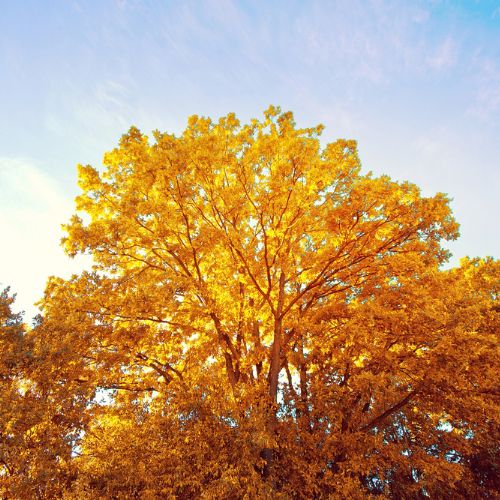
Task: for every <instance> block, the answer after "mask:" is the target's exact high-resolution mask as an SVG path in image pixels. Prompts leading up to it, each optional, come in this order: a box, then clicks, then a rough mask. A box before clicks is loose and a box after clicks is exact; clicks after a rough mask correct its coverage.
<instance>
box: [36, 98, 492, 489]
mask: <svg viewBox="0 0 500 500" xmlns="http://www.w3.org/2000/svg"><path fill="white" fill-rule="evenodd" d="M321 130H322V128H321V127H316V128H307V129H298V128H296V126H295V123H294V121H293V116H292V114H291V113H282V112H281V111H280V110H279V108H273V107H271V108H269V109H268V110H267V111H266V113H265V117H264V119H263V121H258V120H252V121H251V123H250V124H248V125H241V124H240V123H239V121H238V120H237V119H236V118H235V116H234V115H232V114H230V115H228V116H226V117H224V118H222V119H220V120H219V121H218V122H217V123H214V122H212V121H211V120H209V119H206V118H199V117H197V116H194V117H191V118H190V120H189V123H188V126H187V128H186V130H185V131H184V132H183V134H182V135H180V136H178V137H177V136H175V135H172V134H166V133H160V132H155V133H154V142H150V141H149V140H148V138H147V137H146V136H145V135H143V134H142V133H141V132H139V130H137V129H136V128H131V129H130V130H129V132H128V133H127V134H126V135H124V136H123V137H122V139H121V141H120V144H119V147H117V148H116V149H114V150H113V151H111V152H110V153H108V154H106V155H105V157H104V169H103V170H102V171H101V172H99V171H98V170H96V169H94V168H92V167H90V166H80V167H79V184H80V187H81V189H82V194H81V195H80V196H79V197H78V198H77V209H78V211H79V214H77V215H75V216H74V217H73V218H72V220H71V222H70V223H69V224H68V225H67V226H66V231H67V237H66V238H65V240H64V245H65V248H66V250H67V252H68V253H69V254H70V255H75V254H77V253H85V252H86V253H90V254H91V255H92V256H93V258H94V262H95V265H94V267H93V270H92V271H91V272H85V273H82V274H81V275H79V276H74V277H73V278H72V279H70V280H68V281H64V280H61V279H56V278H54V279H52V280H51V281H50V282H49V283H48V286H47V290H46V294H45V298H44V300H43V301H42V305H43V313H44V322H43V324H42V325H41V327H40V328H39V330H38V332H37V337H36V338H37V342H38V343H39V345H44V346H48V352H51V354H50V355H47V356H46V358H45V359H47V360H49V361H46V362H48V363H49V364H50V366H51V370H52V372H53V373H54V380H57V381H58V382H57V384H58V385H64V387H66V394H65V395H64V398H66V399H68V398H69V399H68V400H71V401H75V396H74V394H79V397H78V398H76V399H77V400H78V401H80V400H82V401H83V400H85V399H86V401H87V404H86V406H85V407H83V406H82V405H80V406H78V408H79V411H81V415H80V416H78V415H79V414H77V413H74V414H73V416H72V419H73V420H72V422H73V424H74V425H75V426H76V427H78V426H79V428H80V430H81V434H80V436H81V437H82V439H81V440H80V441H79V444H78V447H77V448H78V454H77V455H78V456H76V457H75V458H74V462H75V463H76V464H77V465H76V466H77V468H78V470H79V475H78V479H77V480H76V482H74V484H73V487H72V488H73V489H72V492H73V493H71V494H73V495H75V496H78V497H84V495H89V496H90V497H92V496H95V495H104V496H106V495H107V496H112V495H116V494H119V495H120V496H122V497H127V496H130V497H132V496H133V495H142V496H143V497H146V498H149V497H151V498H154V497H156V496H158V495H160V496H161V495H164V496H165V495H167V496H168V495H170V496H173V497H179V498H192V497H196V496H202V495H206V496H207V497H213V496H216V497H221V498H243V497H244V496H245V495H246V496H247V497H262V498H266V497H269V498H275V497H277V496H280V495H281V496H282V497H283V498H292V497H294V498H295V497H296V498H313V497H316V498H322V497H326V496H328V495H333V496H334V497H338V498H343V497H349V498H356V497H360V496H361V497H363V496H366V495H369V494H385V495H388V496H391V495H392V496H395V497H398V498H405V497H408V498H409V497H412V498H414V497H415V496H419V495H421V496H422V495H424V496H425V495H426V494H427V495H428V494H430V493H432V492H439V491H444V490H443V488H446V491H448V492H449V494H450V495H452V494H453V492H456V491H459V488H468V487H470V484H472V483H473V482H474V480H473V476H472V473H469V472H468V471H469V470H470V468H467V463H468V462H467V460H468V458H467V457H469V456H471V455H470V453H471V450H472V448H474V446H475V444H476V443H477V444H478V445H479V444H480V443H484V442H486V441H487V436H488V433H491V432H497V422H496V420H495V418H494V416H493V414H492V413H491V408H492V397H493V396H492V394H493V392H494V387H493V385H492V383H491V381H488V379H487V377H485V370H492V368H491V366H492V363H493V361H494V360H495V358H494V346H495V343H494V342H495V338H494V337H495V332H496V330H495V328H496V326H495V325H496V323H495V321H496V320H495V312H496V310H495V309H494V306H493V304H494V300H495V298H496V295H495V294H496V293H497V292H496V291H495V290H496V289H494V282H495V280H494V277H495V276H496V274H495V273H497V271H498V266H497V265H496V262H495V261H491V260H488V261H484V262H483V261H467V262H465V263H464V267H462V268H461V269H458V270H453V271H441V270H440V267H439V266H440V265H441V264H443V263H444V262H445V261H446V259H447V257H448V253H447V252H446V251H445V250H443V248H442V247H441V245H440V243H441V241H442V240H450V239H453V238H455V237H456V236H457V234H458V232H457V228H458V226H457V224H456V222H455V221H454V219H453V217H452V215H451V212H450V208H449V206H448V200H447V198H446V196H445V195H443V194H437V195H436V196H434V197H423V196H422V195H421V194H420V191H419V189H418V188H417V187H416V186H415V185H413V184H410V183H408V182H403V183H398V182H394V181H391V180H390V179H389V178H388V177H385V176H383V177H379V178H376V177H373V176H372V175H371V174H365V175H363V174H361V172H360V162H359V159H358V155H357V151H356V143H355V142H354V141H348V140H338V141H336V142H334V143H331V144H328V145H326V146H325V147H324V148H322V147H321V144H320V141H319V136H320V133H321ZM61 353H62V354H61ZM57 356H59V358H57ZM457 367H458V368H457ZM451 371H454V373H455V374H456V377H457V380H456V382H455V383H454V382H453V381H451V380H450V372H451ZM61 397H62V396H61ZM65 401H66V400H65ZM73 407H74V405H73ZM484 415H488V417H487V418H486V419H485V417H484ZM76 419H79V420H78V422H79V423H78V425H76ZM490 435H491V434H490ZM132 470H133V471H134V472H133V474H132V473H131V471H132ZM483 489H484V488H483ZM478 491H479V490H478ZM481 491H482V490H481Z"/></svg>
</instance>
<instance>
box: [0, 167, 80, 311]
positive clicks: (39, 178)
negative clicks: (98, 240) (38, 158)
mask: <svg viewBox="0 0 500 500" xmlns="http://www.w3.org/2000/svg"><path fill="white" fill-rule="evenodd" d="M0 186H1V190H2V197H1V198H0V234H2V245H0V286H1V287H2V288H3V287H5V286H10V287H11V292H14V293H17V300H16V304H15V309H16V310H25V311H26V317H25V319H26V320H27V321H29V319H30V318H31V317H32V316H34V315H35V314H36V313H37V312H38V311H37V309H36V308H35V307H34V306H33V303H34V302H36V301H37V300H39V299H40V298H41V297H42V294H43V290H44V287H45V283H46V280H47V278H48V277H49V276H50V275H53V274H57V275H59V276H65V277H68V276H69V275H71V273H74V272H78V271H80V270H81V269H82V267H83V265H84V264H87V265H88V263H89V261H88V260H85V259H75V260H71V259H69V257H67V256H66V255H65V254H64V253H63V251H62V249H61V248H60V246H59V241H60V239H61V237H62V235H63V233H62V230H61V223H64V222H66V221H67V220H68V219H69V217H70V216H71V214H72V212H73V200H72V199H71V197H70V196H68V195H66V194H65V193H64V192H63V191H62V189H61V188H60V186H59V185H58V184H57V183H56V182H55V181H54V180H53V179H52V178H50V177H49V176H48V175H47V174H45V173H44V172H43V171H42V170H41V169H40V168H39V167H37V166H36V165H35V164H34V163H33V162H31V161H29V160H25V159H17V158H16V159H13V158H0Z"/></svg>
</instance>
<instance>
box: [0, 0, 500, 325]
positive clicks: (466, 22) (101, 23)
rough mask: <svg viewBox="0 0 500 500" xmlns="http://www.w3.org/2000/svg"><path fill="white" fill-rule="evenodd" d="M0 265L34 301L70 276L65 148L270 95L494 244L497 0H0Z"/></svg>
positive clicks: (94, 157)
mask: <svg viewBox="0 0 500 500" xmlns="http://www.w3.org/2000/svg"><path fill="white" fill-rule="evenodd" d="M1 7H2V12H1V15H0V234H1V235H2V243H1V245H0V283H2V284H3V285H4V286H5V285H11V287H12V290H13V291H16V292H17V293H18V307H19V308H22V309H26V311H27V313H28V316H30V315H32V314H33V312H34V308H33V307H32V303H33V301H35V300H37V299H38V298H40V297H41V295H42V293H43V288H44V284H45V281H46V279H47V277H48V276H49V275H51V274H57V275H64V276H67V275H68V273H70V272H72V271H75V270H77V269H79V267H80V266H81V265H82V262H70V261H68V259H67V258H66V257H65V256H64V255H63V253H62V251H61V250H60V248H59V247H58V241H59V239H60V237H61V234H62V233H61V229H60V224H61V223H63V222H65V221H66V220H67V219H68V218H69V216H70V214H71V213H72V210H73V198H74V196H75V195H76V193H77V187H76V164H77V163H90V164H93V165H96V166H98V165H99V163H100V161H101V159H102V154H103V153H104V152H105V151H107V150H109V149H111V148H112V147H113V146H114V145H115V144H116V143H117V140H118V139H119V137H120V135H121V134H122V133H124V132H125V131H126V130H127V129H128V127H129V126H130V125H132V124H134V125H137V126H138V127H139V128H140V129H141V130H143V131H144V132H147V133H148V132H150V131H151V130H153V129H160V130H167V131H173V132H176V131H180V130H182V128H183V126H184V124H185V122H186V119H187V117H188V116H189V115H190V114H193V113H196V114H200V115H209V116H212V117H217V116H220V115H224V114H226V113H228V112H230V111H234V112H236V113H237V115H238V116H239V117H240V118H241V119H242V120H247V119H249V118H250V117H254V116H259V115H260V114H261V112H262V111H263V110H264V109H265V108H267V107H268V105H269V104H271V103H272V104H277V105H281V107H282V108H283V109H285V110H292V111H293V112H294V113H295V116H296V121H297V122H298V125H300V126H309V125H315V124H317V123H323V124H324V125H325V126H326V129H325V132H324V134H323V137H324V140H325V142H326V141H329V140H333V139H335V138H338V137H348V138H354V139H357V140H358V143H359V150H360V156H361V160H362V162H363V167H364V169H365V171H368V170H372V171H373V172H374V173H376V174H381V173H386V174H389V175H390V176H391V177H393V178H395V179H408V180H411V181H413V182H415V183H416V184H418V185H419V186H421V187H422V189H423V192H424V193H426V194H433V193H435V192H437V191H443V192H446V193H448V194H449V195H450V196H451V197H452V198H453V202H452V207H453V210H454V213H455V215H456V217H457V219H458V221H459V222H460V223H461V233H462V236H461V238H460V240H459V241H457V242H456V243H453V244H452V245H451V246H450V248H451V250H452V251H453V253H454V258H453V260H452V263H456V262H457V261H458V259H459V258H460V257H462V256H464V255H474V256H475V255H479V256H485V255H493V256H496V257H498V255H499V253H500V252H499V250H500V230H499V229H500V228H499V223H498V218H499V213H500V210H499V208H500V207H499V205H500V204H499V197H500V192H499V186H500V168H499V167H500V2H499V1H473V0H471V1H468V2H465V1H463V2H451V1H449V2H448V1H428V2H418V1H415V2H407V1H384V0H374V1H368V0H367V1H356V0H351V1H334V0H330V1H306V0H301V1H294V0H288V1H251V2H250V1H248V2H245V1H240V2H236V1H234V2H232V1H229V0H220V1H219V0H217V1H216V0H213V1H207V2H202V1H197V2H190V1H166V0H164V1H133V0H130V1H127V0H121V1H118V0H116V1H111V0H99V1H98V0H95V1H92V0H85V1H83V0H82V1H76V0H52V1H39V0H37V1H29V0H24V1H22V2H17V1H14V0H10V1H9V0H6V1H4V2H2V5H1Z"/></svg>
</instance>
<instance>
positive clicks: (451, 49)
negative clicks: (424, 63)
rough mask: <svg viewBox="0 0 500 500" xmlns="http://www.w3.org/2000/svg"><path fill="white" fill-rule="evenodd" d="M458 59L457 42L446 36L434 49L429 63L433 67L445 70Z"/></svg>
mask: <svg viewBox="0 0 500 500" xmlns="http://www.w3.org/2000/svg"><path fill="white" fill-rule="evenodd" d="M456 61H457V44H456V43H455V41H454V40H453V39H452V38H449V37H448V38H446V39H445V40H444V41H443V42H441V43H440V44H439V45H438V46H437V47H436V48H435V50H434V53H433V54H432V56H430V57H429V59H428V63H429V66H430V67H431V68H434V69H436V70H438V71H439V70H444V69H448V68H452V67H453V66H454V65H455V63H456Z"/></svg>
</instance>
